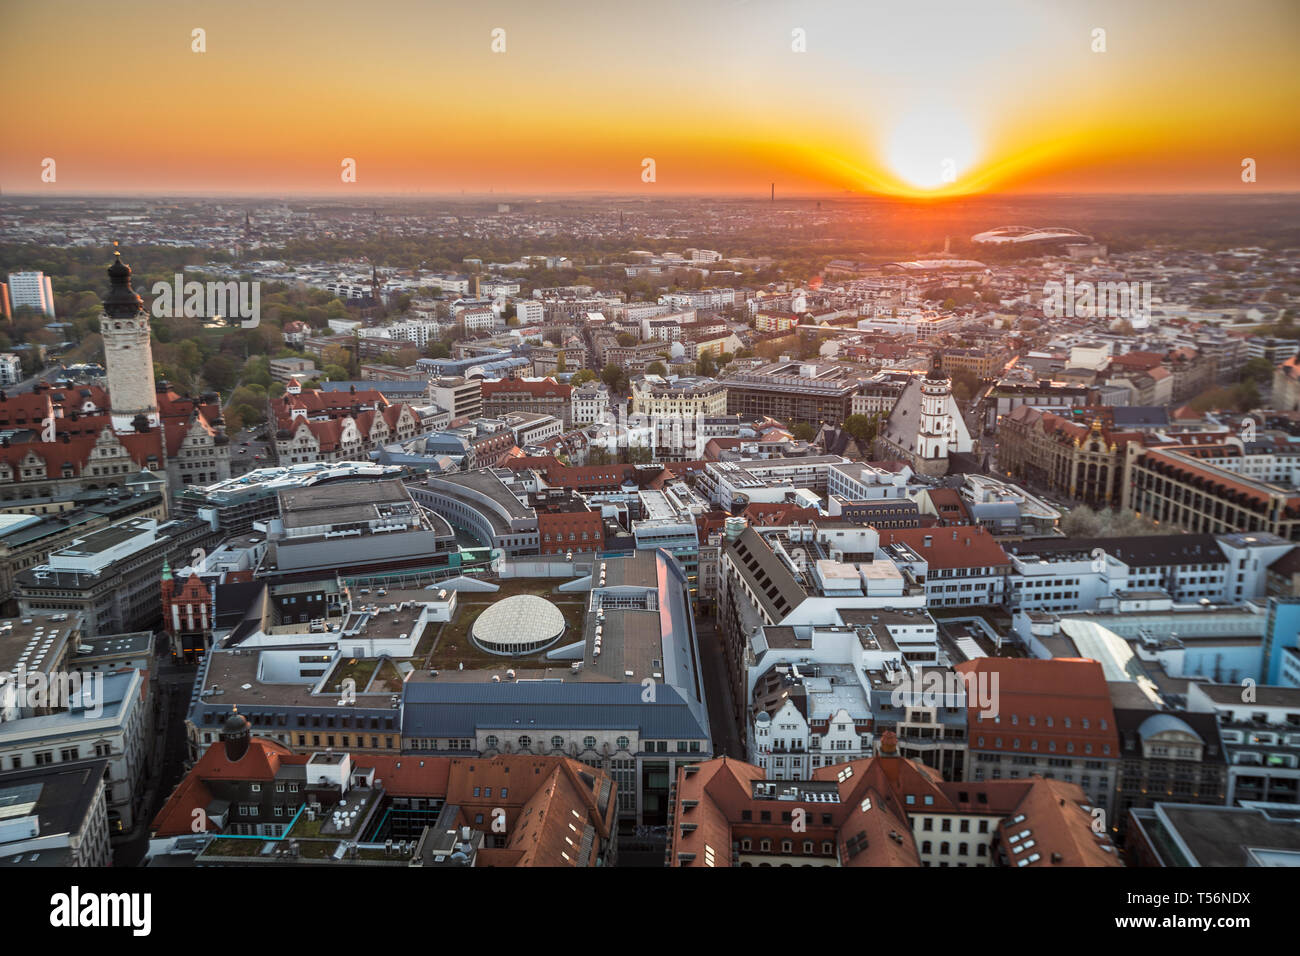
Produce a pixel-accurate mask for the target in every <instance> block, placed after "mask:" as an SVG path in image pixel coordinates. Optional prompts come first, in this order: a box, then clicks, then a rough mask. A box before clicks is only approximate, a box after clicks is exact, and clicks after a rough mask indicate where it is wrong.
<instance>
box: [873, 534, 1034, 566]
mask: <svg viewBox="0 0 1300 956" xmlns="http://www.w3.org/2000/svg"><path fill="white" fill-rule="evenodd" d="M926 538H929V539H930V545H929V546H928V547H927V546H926V544H925V539H926ZM880 544H881V546H882V547H883V546H884V545H889V544H906V545H908V546H909V547H911V548H912V549H913V550H914V551H915V552H916V553H917V554H919V555H920V556H921V557H923V558H925V560H926V563H927V564H929V566H930V570H932V571H933V570H936V569H949V568H986V567H1001V566H1004V565H1009V564H1011V559H1010V558H1009V557H1008V556H1007V553H1006V552H1005V551H1003V550H1002V545H1000V544H998V541H997V538H995V537H994V536H993V535H992V534H990V533H989V532H988V531H987V530H985V529H984V527H983V526H980V525H974V526H961V527H956V528H933V529H928V528H902V529H899V530H894V531H889V530H885V531H881V532H880Z"/></svg>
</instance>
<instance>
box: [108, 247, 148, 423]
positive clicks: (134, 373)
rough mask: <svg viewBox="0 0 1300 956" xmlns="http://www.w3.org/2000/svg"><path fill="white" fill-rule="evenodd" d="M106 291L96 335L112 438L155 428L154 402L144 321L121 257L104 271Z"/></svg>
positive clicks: (146, 315)
mask: <svg viewBox="0 0 1300 956" xmlns="http://www.w3.org/2000/svg"><path fill="white" fill-rule="evenodd" d="M108 278H109V281H110V282H111V286H110V288H109V290H108V295H106V296H105V297H104V312H103V314H102V315H100V317H99V332H100V334H101V335H102V336H103V337H104V367H105V369H106V371H107V377H108V397H109V402H110V405H111V415H112V418H113V430H114V431H116V432H133V431H144V430H146V429H147V428H149V427H154V428H156V427H158V423H159V418H158V398H157V396H156V394H155V392H154V381H153V347H152V346H151V345H150V344H149V315H148V313H146V312H145V310H144V302H143V301H142V300H141V299H140V296H139V295H137V294H136V293H135V290H134V289H132V288H131V269H130V267H129V266H128V265H126V263H124V262H123V261H122V254H121V253H120V252H115V253H113V264H112V265H111V266H109V268H108Z"/></svg>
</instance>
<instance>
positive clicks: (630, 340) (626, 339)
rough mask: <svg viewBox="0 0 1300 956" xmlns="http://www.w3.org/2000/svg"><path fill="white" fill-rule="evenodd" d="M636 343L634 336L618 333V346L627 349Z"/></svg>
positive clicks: (628, 333) (629, 333)
mask: <svg viewBox="0 0 1300 956" xmlns="http://www.w3.org/2000/svg"><path fill="white" fill-rule="evenodd" d="M636 341H637V340H636V336H635V335H633V334H632V333H631V332H620V333H618V344H619V345H621V346H623V347H624V348H629V347H630V346H633V345H636Z"/></svg>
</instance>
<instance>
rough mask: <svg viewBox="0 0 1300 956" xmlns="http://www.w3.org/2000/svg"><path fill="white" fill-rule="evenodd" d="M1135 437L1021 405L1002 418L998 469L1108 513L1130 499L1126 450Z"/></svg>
mask: <svg viewBox="0 0 1300 956" xmlns="http://www.w3.org/2000/svg"><path fill="white" fill-rule="evenodd" d="M1129 441H1130V436H1127V435H1118V434H1115V433H1111V432H1108V431H1107V430H1106V429H1105V428H1104V427H1103V425H1102V422H1101V420H1100V419H1094V420H1093V422H1092V424H1091V425H1084V424H1081V423H1079V422H1073V421H1068V420H1067V419H1064V418H1062V417H1061V416H1059V415H1053V414H1052V413H1051V412H1044V411H1041V410H1040V409H1037V408H1033V407H1031V406H1029V405H1021V406H1019V407H1018V408H1016V409H1015V411H1013V412H1011V414H1009V415H1004V416H1003V417H1002V423H1001V425H1000V426H999V428H998V459H997V462H998V467H999V468H1001V469H1002V470H1003V471H1005V472H1007V474H1008V475H1010V476H1011V477H1013V478H1017V479H1021V480H1024V481H1028V482H1030V483H1032V484H1034V485H1038V486H1040V487H1043V488H1046V489H1047V490H1048V491H1050V492H1055V493H1057V494H1061V495H1065V496H1068V497H1069V498H1072V499H1074V500H1076V501H1082V502H1084V503H1085V504H1087V505H1089V506H1092V507H1098V508H1107V507H1110V506H1112V505H1114V506H1118V505H1119V504H1120V503H1121V502H1122V500H1123V497H1124V464H1125V459H1124V448H1125V446H1126V445H1127V444H1128V442H1129Z"/></svg>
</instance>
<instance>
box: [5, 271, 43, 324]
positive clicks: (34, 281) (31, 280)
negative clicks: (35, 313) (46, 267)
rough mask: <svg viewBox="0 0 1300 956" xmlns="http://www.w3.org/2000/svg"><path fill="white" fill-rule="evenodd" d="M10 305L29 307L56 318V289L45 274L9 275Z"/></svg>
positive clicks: (16, 273)
mask: <svg viewBox="0 0 1300 956" xmlns="http://www.w3.org/2000/svg"><path fill="white" fill-rule="evenodd" d="M9 304H10V306H11V307H13V308H15V309H16V308H18V306H20V305H28V306H31V307H32V308H33V309H39V310H40V311H42V312H44V313H45V314H46V315H47V316H49V317H50V318H51V319H52V318H54V289H53V287H52V286H51V284H50V277H49V276H47V275H46V274H45V273H44V272H11V273H9Z"/></svg>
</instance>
